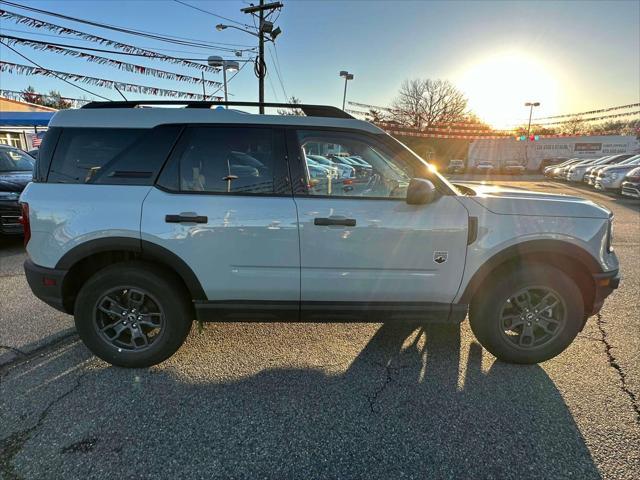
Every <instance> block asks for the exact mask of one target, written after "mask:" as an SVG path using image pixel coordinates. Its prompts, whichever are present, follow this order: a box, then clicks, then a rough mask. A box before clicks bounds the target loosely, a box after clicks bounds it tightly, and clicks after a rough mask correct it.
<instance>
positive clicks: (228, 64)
mask: <svg viewBox="0 0 640 480" xmlns="http://www.w3.org/2000/svg"><path fill="white" fill-rule="evenodd" d="M207 63H208V64H209V66H210V67H218V68H221V69H222V78H223V82H224V83H223V85H224V101H225V102H228V101H229V100H228V98H227V70H228V71H230V72H237V71H238V70H239V69H240V64H239V63H238V62H236V61H235V60H225V59H224V58H222V57H219V56H217V55H212V56H210V57H209V58H207Z"/></svg>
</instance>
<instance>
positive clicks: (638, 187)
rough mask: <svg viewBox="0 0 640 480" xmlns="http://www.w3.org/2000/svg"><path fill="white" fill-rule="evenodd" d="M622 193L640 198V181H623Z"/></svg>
mask: <svg viewBox="0 0 640 480" xmlns="http://www.w3.org/2000/svg"><path fill="white" fill-rule="evenodd" d="M622 195H625V196H627V197H633V198H640V183H635V182H623V183H622Z"/></svg>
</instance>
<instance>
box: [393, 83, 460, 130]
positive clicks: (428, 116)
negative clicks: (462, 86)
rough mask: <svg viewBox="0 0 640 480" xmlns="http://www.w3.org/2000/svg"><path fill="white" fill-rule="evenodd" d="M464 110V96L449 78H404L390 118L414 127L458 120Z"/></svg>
mask: <svg viewBox="0 0 640 480" xmlns="http://www.w3.org/2000/svg"><path fill="white" fill-rule="evenodd" d="M466 109H467V99H466V98H465V97H464V95H463V94H462V92H460V91H459V90H458V89H457V88H456V87H455V86H454V85H453V84H452V83H451V82H449V81H448V80H431V79H425V80H420V79H415V80H405V81H404V82H402V86H401V87H400V93H399V94H398V97H397V98H396V100H395V101H394V103H393V111H394V113H393V117H394V120H396V121H397V122H398V123H400V124H402V125H405V126H408V127H414V128H420V129H422V128H425V127H430V126H432V125H436V124H446V123H453V122H457V121H460V120H462V119H463V118H464V114H465V111H466Z"/></svg>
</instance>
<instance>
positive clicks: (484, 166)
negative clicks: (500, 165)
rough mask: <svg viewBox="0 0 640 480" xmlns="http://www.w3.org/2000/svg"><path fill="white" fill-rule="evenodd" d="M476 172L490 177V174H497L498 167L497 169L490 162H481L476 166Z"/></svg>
mask: <svg viewBox="0 0 640 480" xmlns="http://www.w3.org/2000/svg"><path fill="white" fill-rule="evenodd" d="M475 170H476V172H478V173H482V174H485V175H488V174H490V173H493V172H495V170H496V167H495V165H494V164H493V163H491V162H489V161H487V160H481V161H480V162H478V164H477V165H476V168H475Z"/></svg>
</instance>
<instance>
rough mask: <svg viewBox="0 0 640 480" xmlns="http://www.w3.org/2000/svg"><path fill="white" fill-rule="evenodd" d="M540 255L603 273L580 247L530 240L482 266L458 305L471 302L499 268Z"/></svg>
mask: <svg viewBox="0 0 640 480" xmlns="http://www.w3.org/2000/svg"><path fill="white" fill-rule="evenodd" d="M540 254H546V255H561V256H563V257H566V258H568V259H569V260H571V261H574V262H577V263H579V264H581V265H582V266H583V267H584V268H586V269H587V270H588V271H589V272H590V273H592V274H597V273H602V272H603V270H602V267H601V266H600V264H599V263H598V261H597V260H596V259H595V258H594V257H593V256H592V255H591V254H590V253H589V252H587V251H586V250H585V249H584V248H582V247H580V246H578V245H575V244H572V243H569V242H566V241H563V240H548V239H540V240H529V241H527V242H523V243H518V244H515V245H511V246H509V247H507V248H505V249H503V250H500V251H499V252H497V253H495V254H494V255H493V256H492V257H491V258H490V259H489V260H487V261H486V262H485V263H484V264H482V266H480V268H478V270H476V272H475V273H474V274H473V276H472V277H471V279H470V280H469V282H468V283H467V285H466V287H465V289H464V291H463V292H462V295H461V296H460V298H459V299H458V301H457V303H469V302H471V299H472V298H473V296H474V294H475V293H476V291H478V289H479V288H480V287H481V285H482V283H483V282H484V280H485V279H487V278H488V277H489V275H491V273H492V272H493V271H494V270H495V269H496V268H498V267H499V266H501V265H504V264H506V263H508V262H510V261H513V260H518V259H519V258H525V257H527V256H530V255H540Z"/></svg>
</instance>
